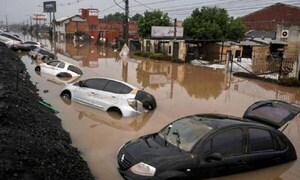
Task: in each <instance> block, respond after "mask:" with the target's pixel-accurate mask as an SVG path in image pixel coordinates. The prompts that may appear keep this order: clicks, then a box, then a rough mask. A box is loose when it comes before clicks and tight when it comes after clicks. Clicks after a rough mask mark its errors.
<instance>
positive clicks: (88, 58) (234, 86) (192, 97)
mask: <svg viewBox="0 0 300 180" xmlns="http://www.w3.org/2000/svg"><path fill="white" fill-rule="evenodd" d="M59 48H60V50H58V59H60V60H64V61H67V62H71V63H73V64H75V65H77V66H79V67H80V68H81V69H82V71H83V74H84V75H83V76H82V77H81V79H86V78H89V77H94V76H106V77H110V78H116V79H119V80H123V81H126V82H128V83H130V84H133V85H135V86H138V87H141V88H145V90H146V91H148V92H150V93H151V94H153V95H154V96H155V98H156V100H157V105H158V106H157V109H156V110H155V111H153V112H151V113H148V114H146V115H140V116H136V117H131V118H121V119H118V118H115V117H114V116H112V115H111V114H109V113H107V112H102V111H99V110H96V109H93V108H89V107H86V106H83V105H81V104H77V103H75V102H72V103H71V104H67V103H64V101H63V100H62V99H61V98H60V96H59V94H60V90H61V89H62V88H63V87H64V85H65V84H66V83H68V82H67V81H62V80H61V79H58V78H56V77H51V76H46V75H44V74H41V75H37V74H36V73H35V72H34V67H35V65H36V62H35V61H32V60H31V59H30V58H28V57H27V56H26V55H25V56H22V60H23V62H24V63H25V64H26V66H27V69H28V72H29V73H30V75H31V80H32V82H33V84H36V85H37V87H38V88H39V94H40V96H41V97H42V98H43V99H44V100H45V101H46V102H48V103H50V104H52V105H53V106H54V107H55V108H56V109H58V110H59V111H60V113H58V114H57V116H58V117H59V118H61V119H62V122H63V127H64V128H65V129H66V130H67V131H68V132H70V135H71V137H72V140H73V145H74V146H75V147H77V148H78V149H79V150H80V151H81V152H82V157H83V158H84V159H85V160H86V161H87V163H88V165H89V167H90V169H91V171H92V173H93V175H94V176H95V177H96V179H109V180H120V179H122V177H121V176H120V175H119V173H118V170H117V167H118V165H117V159H116V156H117V152H118V149H119V148H120V147H121V146H122V145H123V144H124V143H125V142H127V141H129V140H131V139H133V138H137V137H139V136H142V135H145V134H148V133H153V132H156V131H158V130H160V129H161V128H162V127H164V126H165V125H166V124H168V123H170V122H171V121H173V120H175V119H178V118H180V117H183V116H186V115H190V114H197V113H222V114H228V115H235V116H242V115H243V113H244V111H245V110H246V109H247V107H248V106H250V105H251V104H252V103H254V102H256V101H258V100H264V99H279V100H285V101H289V102H295V103H300V89H299V88H288V87H282V86H278V85H275V84H270V83H266V82H261V81H257V80H249V79H243V78H237V77H234V76H231V75H230V74H229V73H227V72H225V71H223V70H213V69H207V68H201V67H195V66H192V65H190V64H176V63H169V62H160V61H153V60H141V59H139V58H134V57H131V58H128V59H119V58H116V57H118V54H117V53H116V52H112V51H110V50H108V49H104V48H96V47H92V48H91V47H89V48H87V50H86V49H84V47H83V48H81V49H80V48H74V47H72V49H74V50H68V46H67V45H66V46H59ZM66 51H68V52H67V53H66ZM64 54H65V55H64ZM44 90H48V92H47V91H45V92H47V93H45V92H44ZM299 124H300V118H299V117H297V118H296V119H295V120H294V121H293V122H292V125H290V126H288V128H287V129H285V134H286V135H287V136H288V137H289V139H291V141H292V143H293V144H294V146H295V147H296V149H297V154H298V157H300V154H299V153H300V129H299ZM299 169H300V159H298V160H296V161H294V162H292V163H287V164H284V165H279V166H274V167H271V168H266V169H260V170H256V171H251V172H246V173H241V174H235V175H231V176H226V177H221V178H219V179H249V180H250V179H253V177H255V179H300V171H299ZM216 179H218V178H216Z"/></svg>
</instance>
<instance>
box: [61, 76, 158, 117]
mask: <svg viewBox="0 0 300 180" xmlns="http://www.w3.org/2000/svg"><path fill="white" fill-rule="evenodd" d="M60 95H61V96H62V97H63V98H66V99H70V100H74V101H76V102H79V103H81V104H85V105H88V106H92V107H95V108H98V109H101V110H103V111H116V112H118V113H119V114H121V115H122V116H124V117H128V116H133V115H137V114H142V113H144V112H147V111H149V110H153V109H155V108H156V100H155V98H154V96H153V95H151V94H149V93H147V92H145V91H144V90H141V89H139V88H137V87H135V86H133V85H130V84H128V83H126V82H123V81H119V80H116V79H110V78H105V77H96V78H91V79H86V80H82V81H79V82H77V83H73V84H69V85H67V86H66V87H65V88H63V90H62V91H61V94H60Z"/></svg>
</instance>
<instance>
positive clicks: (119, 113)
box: [107, 107, 122, 117]
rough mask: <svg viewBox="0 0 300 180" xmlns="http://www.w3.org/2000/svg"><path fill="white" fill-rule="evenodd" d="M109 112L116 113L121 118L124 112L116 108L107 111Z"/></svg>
mask: <svg viewBox="0 0 300 180" xmlns="http://www.w3.org/2000/svg"><path fill="white" fill-rule="evenodd" d="M107 112H114V113H116V114H117V116H121V117H122V112H121V110H120V109H119V108H116V107H111V108H109V109H108V110H107Z"/></svg>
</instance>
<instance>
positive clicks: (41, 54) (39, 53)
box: [28, 47, 56, 60]
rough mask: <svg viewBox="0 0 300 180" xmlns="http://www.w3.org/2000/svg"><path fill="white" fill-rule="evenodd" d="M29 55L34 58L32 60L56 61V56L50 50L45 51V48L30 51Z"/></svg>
mask: <svg viewBox="0 0 300 180" xmlns="http://www.w3.org/2000/svg"><path fill="white" fill-rule="evenodd" d="M28 55H29V56H30V57H31V58H32V59H42V60H44V59H55V58H56V56H55V54H54V53H53V52H52V51H50V50H48V49H45V48H40V47H37V48H35V49H33V50H31V51H29V53H28Z"/></svg>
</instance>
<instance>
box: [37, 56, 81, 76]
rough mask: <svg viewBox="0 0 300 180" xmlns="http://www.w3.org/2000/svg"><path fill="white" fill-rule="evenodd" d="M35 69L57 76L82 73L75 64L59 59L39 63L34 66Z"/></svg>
mask: <svg viewBox="0 0 300 180" xmlns="http://www.w3.org/2000/svg"><path fill="white" fill-rule="evenodd" d="M35 71H36V72H37V73H40V72H41V73H45V74H50V75H53V76H58V77H79V76H81V75H82V74H83V72H82V71H81V70H80V69H79V68H78V67H76V66H75V65H73V64H71V63H68V62H64V61H59V60H53V61H49V62H47V63H41V64H39V65H37V66H36V67H35Z"/></svg>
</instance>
